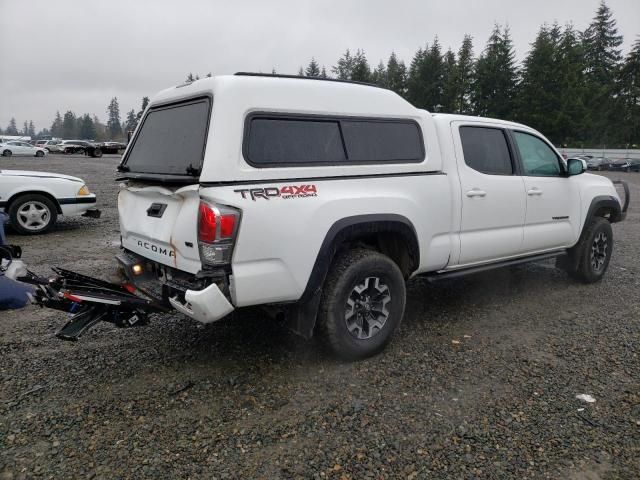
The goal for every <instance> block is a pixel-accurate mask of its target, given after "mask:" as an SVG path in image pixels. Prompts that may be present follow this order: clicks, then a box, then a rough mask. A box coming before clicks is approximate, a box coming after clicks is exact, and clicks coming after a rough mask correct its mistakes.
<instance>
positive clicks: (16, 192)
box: [0, 170, 100, 234]
mask: <svg viewBox="0 0 640 480" xmlns="http://www.w3.org/2000/svg"><path fill="white" fill-rule="evenodd" d="M95 204H96V196H95V195H94V194H93V193H91V192H90V191H89V188H87V186H86V185H85V183H84V180H82V179H80V178H77V177H71V176H69V175H60V174H57V173H47V172H28V171H23V170H0V211H5V212H6V213H8V214H9V221H10V223H11V226H12V227H13V229H14V230H15V231H17V232H18V233H22V234H36V233H43V232H46V231H47V230H49V229H50V228H51V227H52V226H53V225H54V224H55V223H56V220H57V219H58V215H83V216H87V217H94V218H98V217H100V210H97V209H95V208H91V207H94V206H95Z"/></svg>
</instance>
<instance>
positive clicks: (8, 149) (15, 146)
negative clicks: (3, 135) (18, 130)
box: [0, 140, 47, 157]
mask: <svg viewBox="0 0 640 480" xmlns="http://www.w3.org/2000/svg"><path fill="white" fill-rule="evenodd" d="M0 152H1V153H2V156H3V157H10V156H11V155H16V156H17V155H21V156H25V157H44V156H45V155H46V154H47V150H45V149H44V148H41V147H36V146H34V145H31V144H30V143H28V142H22V141H20V140H11V141H9V142H4V143H0Z"/></svg>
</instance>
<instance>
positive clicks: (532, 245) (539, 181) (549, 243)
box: [512, 131, 581, 253]
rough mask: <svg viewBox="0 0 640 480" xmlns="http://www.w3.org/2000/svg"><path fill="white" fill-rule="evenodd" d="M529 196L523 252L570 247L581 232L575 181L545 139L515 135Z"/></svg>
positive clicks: (523, 134)
mask: <svg viewBox="0 0 640 480" xmlns="http://www.w3.org/2000/svg"><path fill="white" fill-rule="evenodd" d="M512 135H513V139H514V143H515V145H516V146H517V151H518V154H519V156H520V163H521V165H522V175H523V179H524V184H525V189H526V192H527V214H526V217H525V225H524V243H523V247H524V250H525V251H527V252H531V253H533V252H537V251H543V250H550V249H554V248H563V247H569V246H571V245H573V244H574V243H575V240H576V239H577V238H578V234H579V228H580V205H581V202H580V192H579V189H578V184H577V181H576V180H575V179H574V177H568V176H566V175H564V168H565V167H564V165H563V164H562V161H561V159H560V157H559V156H558V154H557V153H556V152H555V151H554V150H553V148H551V146H549V145H548V144H547V142H545V141H544V140H543V139H542V138H540V137H538V136H536V135H533V134H531V133H525V132H519V131H514V132H512Z"/></svg>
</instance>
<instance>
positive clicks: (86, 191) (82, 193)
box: [77, 185, 91, 197]
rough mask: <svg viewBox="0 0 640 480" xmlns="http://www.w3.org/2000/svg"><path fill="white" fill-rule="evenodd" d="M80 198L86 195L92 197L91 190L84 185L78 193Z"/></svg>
mask: <svg viewBox="0 0 640 480" xmlns="http://www.w3.org/2000/svg"><path fill="white" fill-rule="evenodd" d="M77 195H78V197H83V196H85V195H91V192H90V191H89V188H88V187H87V186H86V185H83V186H82V187H81V188H80V190H78V193H77Z"/></svg>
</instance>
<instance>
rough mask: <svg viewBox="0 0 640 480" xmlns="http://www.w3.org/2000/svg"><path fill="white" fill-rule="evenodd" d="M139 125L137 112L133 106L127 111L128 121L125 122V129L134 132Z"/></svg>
mask: <svg viewBox="0 0 640 480" xmlns="http://www.w3.org/2000/svg"><path fill="white" fill-rule="evenodd" d="M137 125H138V120H137V118H136V112H135V110H134V109H133V108H132V109H131V110H129V112H128V113H127V122H126V123H125V129H124V130H125V132H133V131H134V130H135V129H136V126H137Z"/></svg>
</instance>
